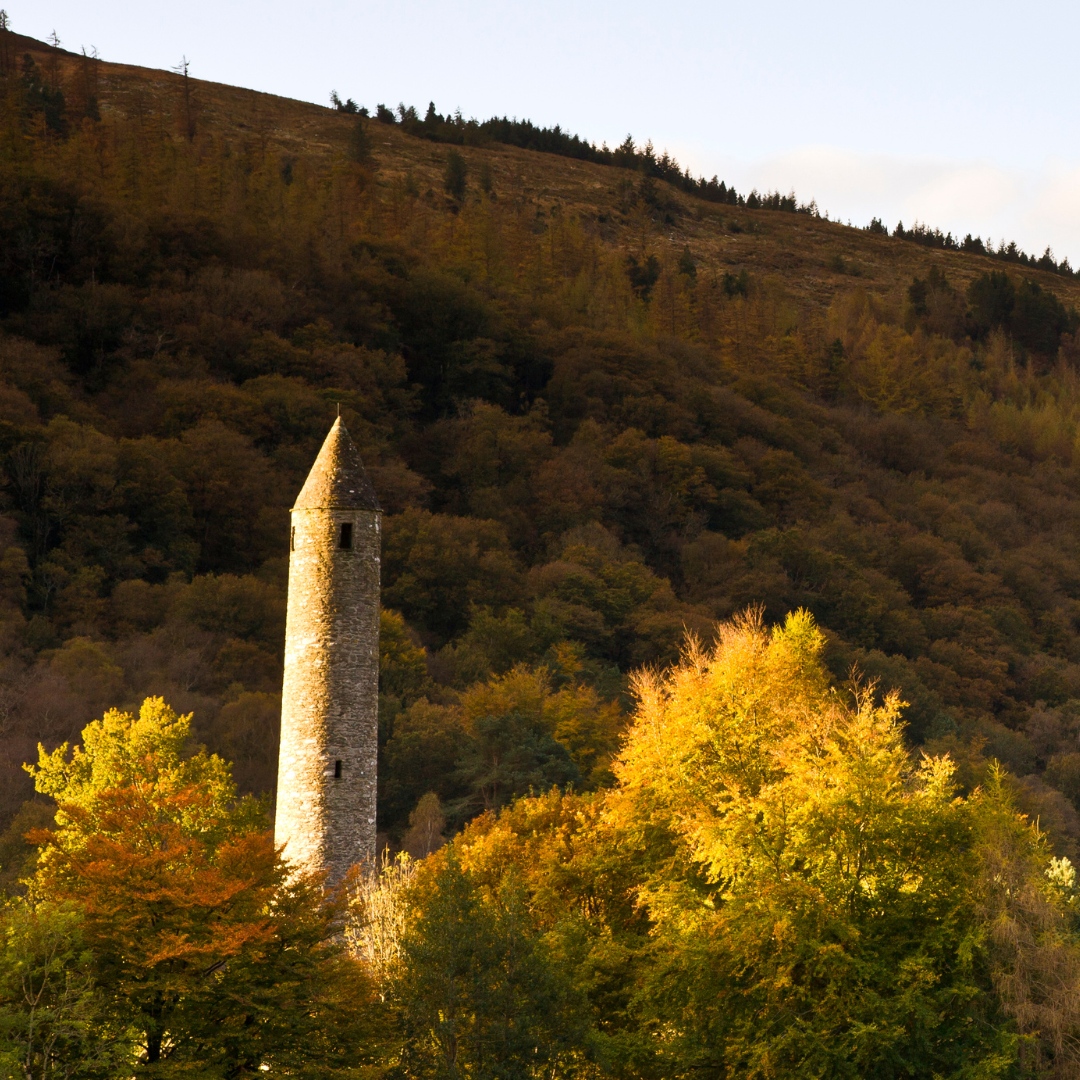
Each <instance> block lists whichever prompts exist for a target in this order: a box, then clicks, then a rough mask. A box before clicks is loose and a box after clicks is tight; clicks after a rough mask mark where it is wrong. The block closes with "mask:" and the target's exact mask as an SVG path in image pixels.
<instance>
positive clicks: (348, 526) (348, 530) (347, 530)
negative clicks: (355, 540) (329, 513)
mask: <svg viewBox="0 0 1080 1080" xmlns="http://www.w3.org/2000/svg"><path fill="white" fill-rule="evenodd" d="M337 546H338V547H339V548H341V550H342V551H351V550H352V522H351V521H343V522H342V523H341V532H340V533H339V535H338V543H337Z"/></svg>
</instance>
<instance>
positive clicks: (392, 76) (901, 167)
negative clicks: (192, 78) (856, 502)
mask: <svg viewBox="0 0 1080 1080" xmlns="http://www.w3.org/2000/svg"><path fill="white" fill-rule="evenodd" d="M4 4H6V5H7V8H8V12H9V14H10V16H11V19H12V24H13V29H15V30H18V31H19V32H21V33H28V34H32V35H34V36H36V37H45V36H46V35H47V34H48V33H49V32H50V31H52V30H53V29H54V28H55V30H56V32H57V33H58V34H59V36H60V38H61V42H62V44H63V45H64V46H65V47H66V48H70V49H74V50H78V49H79V48H80V47H81V46H84V45H85V46H86V47H87V48H88V49H89V48H90V47H91V46H96V47H97V49H98V50H99V52H100V53H101V55H102V57H103V58H104V59H106V60H119V61H126V62H128V63H136V64H144V65H147V66H150V67H171V66H173V65H175V64H176V63H177V62H178V61H179V60H180V57H181V55H184V54H186V55H187V57H188V59H189V60H190V61H191V65H192V66H191V70H192V74H193V75H196V76H198V77H200V78H206V79H214V80H217V81H220V82H227V83H233V84H237V85H240V86H249V87H254V88H256V89H259V90H268V91H272V92H274V93H279V94H284V95H287V96H289V97H297V98H303V99H306V100H310V101H317V102H320V103H323V102H326V101H327V98H328V95H329V93H330V90H331V89H334V88H336V89H337V90H338V91H339V93H341V95H342V96H343V97H344V96H351V97H354V98H355V99H356V100H358V101H360V102H361V103H363V104H365V105H368V106H369V107H372V106H374V105H375V104H376V102H379V101H382V102H386V103H387V104H391V105H396V104H397V103H398V102H399V101H405V102H406V103H407V104H415V105H417V106H418V107H419V108H423V107H424V106H426V104H427V102H428V101H429V100H431V99H434V101H435V103H436V105H437V106H438V107H439V109H440V111H452V110H454V109H457V108H460V109H461V111H462V112H463V113H464V114H465V115H466V116H476V117H478V118H486V117H487V116H489V115H491V114H493V113H499V114H502V113H506V114H509V115H516V116H521V117H529V118H530V119H532V120H534V121H536V122H537V123H541V124H554V123H560V124H562V125H563V126H564V128H567V129H569V130H571V131H573V132H577V133H579V134H581V135H583V136H585V137H587V138H590V139H593V140H595V141H597V142H600V141H603V140H607V141H608V142H609V143H615V142H619V141H621V140H622V138H623V137H624V136H625V135H626V133H627V132H628V131H629V132H632V133H633V134H634V136H635V138H637V139H638V140H639V141H644V140H645V139H646V138H651V139H652V140H653V142H654V143H655V144H656V145H657V147H658V149H663V148H667V149H669V150H671V151H672V153H674V154H675V156H676V157H677V158H678V159H679V160H680V161H681V162H683V163H684V164H689V165H690V166H691V167H692V168H693V169H694V170H695V171H696V172H704V173H706V174H707V175H710V176H711V175H712V174H713V173H719V175H720V177H721V178H722V179H726V180H727V181H728V182H733V183H734V184H735V185H736V186H737V187H738V188H739V189H740V190H744V189H747V188H749V187H750V186H751V185H756V186H758V187H769V188H771V187H779V188H781V189H783V190H785V191H786V190H788V189H789V188H792V187H793V188H794V189H795V191H796V193H797V194H798V195H799V197H800V198H801V199H804V200H805V199H809V198H811V197H814V198H816V199H817V200H818V203H819V205H821V207H822V208H823V209H828V210H829V211H830V214H831V215H832V216H833V217H841V218H842V219H844V220H847V219H848V218H850V219H851V220H852V221H853V222H854V223H855V224H865V223H866V221H868V220H869V218H870V217H871V216H872V215H874V214H877V215H879V216H881V217H883V218H884V219H885V220H886V222H887V223H888V224H889V226H890V227H892V226H893V225H894V224H895V223H896V220H897V219H898V218H901V217H902V218H903V219H904V221H905V223H906V224H911V223H912V222H913V221H914V220H915V219H916V218H919V219H922V220H925V221H926V222H927V223H929V224H931V225H935V226H938V227H940V228H942V229H951V230H953V231H954V232H958V233H960V234H963V233H964V232H967V231H971V232H975V233H981V234H982V235H983V237H984V238H985V237H987V236H988V235H989V236H992V237H993V238H995V239H998V238H1000V237H1002V236H1005V237H1006V238H1007V239H1015V240H1016V241H1017V242H1018V243H1020V244H1021V245H1022V246H1023V247H1025V248H1027V249H1029V250H1033V251H1036V253H1041V251H1042V249H1043V248H1044V247H1045V246H1046V245H1047V244H1049V245H1050V246H1051V247H1052V248H1053V249H1054V251H1055V252H1056V254H1057V255H1058V256H1059V257H1060V256H1061V255H1068V256H1069V257H1070V259H1071V261H1072V262H1073V264H1074V265H1077V264H1078V263H1080V139H1078V135H1080V109H1078V108H1077V95H1078V86H1077V83H1078V76H1077V63H1076V49H1077V42H1078V40H1080V36H1078V31H1080V5H1077V4H1076V3H1072V4H1067V3H1060V2H1039V0H1033V2H1029V3H1027V4H1020V3H1016V2H1015V0H1013V2H1012V3H1008V4H1006V3H1000V2H997V0H982V2H981V3H970V2H964V3H955V2H954V3H950V2H948V0H943V2H937V3H930V2H926V0H912V2H909V3H905V4H903V5H901V4H878V5H873V4H868V3H865V2H863V3H854V2H845V0H832V2H827V3H803V4H794V3H790V2H787V0H776V2H774V3H773V4H771V5H765V4H750V3H745V2H743V3H739V4H731V3H725V2H714V3H711V4H703V3H690V2H679V0H676V2H669V3H667V4H656V3H649V4H646V3H642V2H640V0H623V2H622V3H583V2H578V3H569V2H549V3H543V4H529V5H526V4H496V3H491V2H484V0H472V2H468V3H449V2H443V3H434V2H429V0H398V2H395V3H390V2H386V0H379V2H372V3H367V4H347V3H344V2H341V0H323V2H316V3H309V4H307V5H299V4H296V3H288V4H287V3H284V2H282V0H264V2H262V3H259V4H255V3H238V2H229V0H217V2H210V0H186V2H184V3H177V2H172V3H159V2H156V0H141V2H139V3H133V2H131V0H94V2H93V3H88V2H87V0H78V2H76V0H0V5H4Z"/></svg>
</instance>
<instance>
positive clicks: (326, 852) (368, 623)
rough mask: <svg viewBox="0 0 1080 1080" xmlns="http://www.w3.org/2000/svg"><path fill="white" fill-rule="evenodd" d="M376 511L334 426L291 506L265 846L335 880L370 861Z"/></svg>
mask: <svg viewBox="0 0 1080 1080" xmlns="http://www.w3.org/2000/svg"><path fill="white" fill-rule="evenodd" d="M380 531H381V510H380V508H379V503H378V500H377V498H376V496H375V491H374V489H373V488H372V486H371V484H370V482H369V480H368V478H367V474H366V473H365V472H364V466H363V464H362V463H361V461H360V455H359V453H358V452H357V450H356V447H355V446H354V445H353V441H352V439H351V438H349V433H348V432H347V431H346V430H345V426H344V424H342V422H341V418H340V417H338V419H337V420H336V421H335V423H334V426H333V427H332V428H331V429H330V433H329V434H328V435H327V437H326V441H325V442H324V443H323V446H322V449H321V450H320V451H319V456H318V457H317V458H316V460H315V464H314V465H313V466H312V469H311V473H310V474H309V476H308V478H307V482H306V483H305V484H304V487H303V489H302V490H301V492H300V495H299V496H298V498H297V500H296V505H295V506H294V507H293V509H292V527H291V530H290V542H289V548H290V551H289V600H288V611H287V615H286V624H285V670H284V679H283V684H282V693H281V750H280V754H279V758H278V788H277V811H276V816H275V821H274V839H275V842H276V843H277V844H279V845H284V849H285V857H286V858H287V859H289V860H290V861H291V862H292V863H294V864H296V865H298V866H300V867H303V868H305V869H310V870H315V871H323V872H325V873H326V874H327V878H328V881H329V882H330V883H334V882H337V881H339V880H341V878H342V877H343V876H344V875H345V873H346V872H347V871H348V869H349V868H350V867H351V866H353V865H355V864H357V863H368V864H372V865H373V864H374V859H375V790H376V789H375V781H376V775H375V772H376V759H377V753H378V706H379V586H380V574H379V560H380V546H381V542H380Z"/></svg>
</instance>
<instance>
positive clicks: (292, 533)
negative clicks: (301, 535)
mask: <svg viewBox="0 0 1080 1080" xmlns="http://www.w3.org/2000/svg"><path fill="white" fill-rule="evenodd" d="M289 550H290V551H295V550H296V526H295V525H294V526H293V527H292V528H291V529H290V530H289Z"/></svg>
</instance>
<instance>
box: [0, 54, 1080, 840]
mask: <svg viewBox="0 0 1080 1080" xmlns="http://www.w3.org/2000/svg"><path fill="white" fill-rule="evenodd" d="M3 64H4V71H5V79H4V88H5V93H4V98H3V107H4V118H3V126H2V130H3V147H2V178H0V201H2V203H3V214H2V216H0V222H2V224H0V229H2V230H3V231H4V243H3V245H2V248H0V250H2V252H3V265H2V266H0V309H2V315H3V326H4V336H3V338H2V339H0V367H2V372H3V379H4V384H3V385H4V390H3V396H2V402H0V406H2V411H3V415H2V418H0V419H2V431H0V440H2V443H3V447H2V449H3V454H4V462H5V475H6V486H5V491H4V500H5V505H4V517H3V518H2V519H0V526H2V530H3V553H2V554H0V576H2V586H3V597H4V604H5V609H4V623H3V649H4V655H5V659H4V665H5V682H4V685H5V687H6V690H5V702H4V708H5V715H6V718H7V719H6V724H5V728H4V732H5V735H4V737H5V739H6V740H7V744H6V745H7V747H8V752H7V753H5V759H6V760H8V761H11V762H17V761H19V760H22V759H24V758H26V757H28V756H29V755H30V754H31V753H32V748H33V745H34V743H35V742H36V741H37V740H39V739H43V740H44V741H45V742H46V743H49V744H52V743H55V742H57V741H60V740H61V739H63V738H68V737H70V736H72V735H73V734H74V733H75V732H76V731H77V730H78V729H79V727H80V726H81V725H82V724H83V723H85V722H86V721H88V720H89V719H91V718H92V717H93V716H95V715H99V714H100V713H101V711H102V710H103V709H104V708H105V707H106V706H108V705H111V704H118V703H120V704H123V703H127V704H129V705H132V704H134V703H137V702H138V701H139V700H141V698H142V697H144V696H146V695H147V694H150V693H162V694H165V695H166V696H167V697H168V698H169V699H170V701H171V702H172V703H173V704H174V705H176V706H177V707H178V708H182V709H191V710H193V711H194V713H195V724H196V730H197V732H198V735H199V737H200V738H202V739H203V740H205V741H206V742H207V743H208V745H209V746H210V747H211V748H213V749H217V750H221V751H222V752H224V753H226V754H227V756H229V757H230V758H232V759H235V760H236V762H237V776H238V779H239V782H240V784H241V786H242V787H243V788H244V789H246V790H252V791H256V792H258V791H270V790H271V789H272V785H273V776H274V761H275V756H274V755H275V748H274V746H273V731H274V727H275V717H276V708H277V701H276V694H277V691H278V678H279V664H280V659H279V652H280V641H281V634H282V624H283V608H284V599H283V597H284V574H285V568H286V562H285V550H286V547H285V542H284V541H285V526H286V520H287V515H286V513H285V511H286V510H287V507H288V505H289V503H290V500H291V498H292V495H293V494H294V493H295V491H296V490H298V489H299V486H300V484H301V482H302V479H303V476H304V473H305V471H306V469H307V467H308V465H309V463H310V461H311V460H312V458H313V456H314V453H315V451H316V449H317V447H318V444H319V442H320V440H321V438H322V436H323V434H324V432H325V429H326V426H327V424H328V422H329V419H330V418H331V417H332V416H333V412H334V408H335V405H336V404H337V403H340V404H341V407H342V412H343V415H344V417H345V419H346V422H347V424H348V425H349V427H350V430H351V431H352V433H353V435H354V437H356V439H357V441H358V442H359V444H360V446H361V448H362V452H363V453H364V455H365V460H366V461H367V462H368V464H369V467H370V470H371V473H372V477H373V480H374V482H375V484H376V487H377V489H378V491H379V495H380V498H381V499H382V500H383V503H384V505H385V507H386V509H387V511H388V516H387V520H386V541H385V552H384V582H385V590H384V604H385V607H386V608H387V613H386V615H385V616H384V642H385V648H384V653H385V655H384V672H383V680H384V698H383V709H382V717H383V720H382V723H383V751H384V761H383V763H382V770H381V775H382V777H383V784H384V793H383V794H384V798H383V800H382V805H383V809H384V814H385V818H384V821H383V828H384V829H385V830H386V832H387V834H388V835H389V836H390V837H391V838H392V839H394V840H395V841H397V842H400V840H401V838H402V836H403V835H404V833H405V831H406V829H407V828H408V819H409V815H410V813H412V812H413V811H414V810H415V808H416V806H417V804H418V803H419V801H420V799H421V797H422V796H424V795H425V794H426V793H428V792H434V793H435V794H436V795H438V797H439V799H440V801H441V804H442V808H443V810H442V812H444V813H446V814H447V815H448V816H449V818H450V821H451V824H461V823H462V822H464V821H465V820H467V819H468V818H469V817H470V816H472V815H473V814H475V813H476V812H477V811H478V810H480V809H482V808H485V807H488V808H490V807H496V806H498V805H501V804H503V803H504V802H505V801H506V800H507V799H509V798H510V797H512V796H513V795H514V794H520V793H522V792H524V791H527V790H528V789H529V788H530V787H535V786H540V787H542V786H544V785H545V784H548V783H552V782H558V783H573V784H575V785H576V786H577V787H578V788H589V787H591V786H594V785H602V784H604V783H605V782H606V780H605V777H607V775H608V773H607V762H608V761H609V759H610V756H611V754H612V753H613V751H614V749H615V747H616V745H617V743H618V737H619V732H620V730H621V727H622V725H623V723H624V721H623V719H622V717H623V715H624V713H625V709H626V705H627V699H626V697H625V688H626V681H625V680H626V676H627V674H628V673H629V672H630V671H632V670H633V669H635V668H636V667H638V666H640V665H642V664H652V663H658V662H668V661H671V660H673V659H674V658H675V657H676V656H677V655H678V651H679V649H680V647H681V641H682V637H683V633H684V629H687V628H688V629H691V630H693V631H695V632H697V633H699V634H702V635H704V636H705V637H706V638H707V637H708V636H709V635H710V634H711V627H712V625H713V624H714V622H715V620H716V619H718V618H725V617H727V616H729V615H730V614H732V613H733V612H736V611H739V610H742V609H743V608H745V607H746V606H747V605H748V604H761V605H763V609H764V612H765V616H766V618H767V619H770V620H772V619H777V618H780V617H781V616H782V615H783V614H784V613H785V612H786V611H789V610H793V609H794V608H796V607H799V606H803V607H806V608H807V609H808V610H810V611H812V612H813V613H814V615H815V617H816V618H817V619H818V620H819V622H820V624H821V625H822V627H823V628H824V629H825V631H826V633H827V637H828V649H827V662H828V663H829V665H830V668H831V670H832V671H833V673H834V675H836V676H837V677H839V678H846V677H847V675H848V674H849V672H850V670H851V668H852V665H858V667H859V668H860V670H861V671H862V672H864V673H865V675H867V676H868V677H871V678H876V679H880V680H881V682H882V685H883V686H885V687H893V686H895V687H897V688H898V689H899V690H900V692H901V694H902V696H903V697H904V699H905V700H906V701H908V702H909V703H910V707H909V708H908V710H907V713H906V717H907V722H908V737H909V739H910V740H911V742H912V743H913V744H915V745H929V746H932V747H936V748H944V747H948V748H950V749H951V750H952V752H953V753H954V755H955V756H956V757H957V759H958V760H959V761H960V762H961V763H962V777H963V779H964V782H965V783H968V784H971V783H974V782H975V780H976V778H977V777H978V776H979V775H981V774H980V769H981V767H982V766H981V764H980V763H981V762H982V761H983V760H984V759H988V758H990V757H996V758H998V759H1000V760H1002V761H1004V762H1005V763H1006V764H1007V765H1008V766H1009V768H1010V769H1011V770H1012V771H1013V772H1014V773H1015V775H1016V776H1018V777H1020V778H1022V781H1021V785H1020V793H1019V797H1020V798H1021V799H1022V800H1023V801H1024V805H1025V806H1028V807H1029V808H1030V809H1031V810H1032V812H1034V813H1038V814H1039V815H1040V818H1041V820H1042V821H1043V822H1044V824H1046V825H1047V826H1049V827H1050V828H1051V829H1052V832H1053V835H1054V837H1055V843H1057V844H1058V845H1059V847H1060V850H1061V851H1062V852H1071V851H1073V850H1074V848H1073V845H1074V844H1075V843H1076V839H1077V837H1078V836H1080V827H1078V825H1077V818H1076V811H1075V806H1074V803H1073V800H1074V799H1077V798H1080V744H1078V742H1077V737H1078V724H1080V720H1078V716H1077V714H1076V710H1075V707H1074V701H1075V700H1076V699H1078V698H1080V668H1078V667H1077V662H1078V660H1080V638H1078V635H1077V621H1076V615H1077V612H1076V603H1077V596H1078V585H1077V582H1078V569H1080V567H1078V563H1077V547H1076V540H1075V537H1076V535H1077V528H1076V518H1077V512H1078V509H1080V504H1078V502H1077V499H1076V495H1075V467H1076V464H1075V461H1074V454H1075V445H1076V433H1077V428H1076V421H1077V414H1076V407H1077V406H1076V359H1077V345H1076V342H1075V339H1074V334H1075V332H1076V325H1077V324H1076V316H1075V312H1074V310H1073V304H1074V302H1075V296H1076V293H1075V286H1073V285H1072V283H1071V280H1069V279H1067V278H1062V277H1060V276H1054V275H1045V274H1040V273H1038V272H1037V271H1032V272H1031V273H1030V274H1028V276H1017V275H1011V274H1010V272H1008V271H1004V270H1002V269H1000V263H994V262H991V261H988V260H984V259H982V258H980V257H978V256H975V255H971V254H965V253H954V252H950V251H946V250H941V251H932V250H927V249H925V248H922V247H920V246H918V245H915V244H910V243H906V242H905V241H904V240H902V239H896V238H893V237H888V236H884V235H882V234H880V233H878V232H871V231H861V230H853V229H849V228H844V227H842V226H839V225H836V224H831V223H829V222H825V221H822V220H820V219H817V218H814V217H813V216H812V215H804V214H783V213H770V212H767V211H764V210H756V211H755V210H751V209H749V208H748V207H746V206H728V205H726V204H725V205H724V206H714V205H712V204H709V203H703V202H700V201H696V200H695V199H694V198H692V197H690V196H688V195H687V194H686V193H685V192H682V191H679V190H676V189H673V188H671V187H670V186H668V185H666V184H665V183H663V182H662V181H657V180H656V179H655V178H653V177H651V176H649V175H648V173H647V171H646V172H642V171H640V170H639V171H635V170H632V169H620V168H617V167H615V166H604V165H598V164H592V163H589V162H570V161H567V160H565V159H563V158H560V157H557V156H554V155H536V154H530V153H529V152H527V151H523V150H518V149H513V148H509V147H506V146H500V145H497V144H489V145H488V146H486V147H474V146H469V145H463V146H462V147H461V148H460V149H456V148H449V149H447V148H445V147H440V146H437V145H434V144H432V143H431V142H430V141H426V140H422V139H419V138H413V137H410V136H409V135H408V134H407V133H406V132H405V131H403V130H402V128H403V126H404V125H402V124H394V125H391V124H379V123H378V122H377V121H374V120H366V119H365V118H363V117H360V116H357V115H351V114H348V113H345V114H342V113H335V112H331V111H328V110H321V109H318V108H316V107H314V106H302V105H299V104H297V103H288V102H280V101H277V100H276V99H269V98H266V97H265V96H260V95H253V94H245V93H244V92H242V91H235V90H229V89H228V88H222V87H215V86H210V85H207V84H199V83H195V82H194V81H193V80H189V79H187V78H185V77H182V76H168V75H162V74H160V73H149V72H140V71H138V70H136V69H125V68H120V67H114V66H111V65H105V64H101V63H99V62H97V61H94V60H91V59H88V58H83V57H72V56H70V55H68V54H63V53H60V52H59V51H58V50H49V49H48V48H46V47H42V46H39V45H37V44H35V43H31V42H28V41H27V39H17V38H15V37H14V35H11V34H10V33H8V34H7V35H6V37H5V43H4V50H3ZM451 155H454V156H456V161H457V164H455V157H452V156H451ZM448 189H450V190H448ZM451 191H452V193H451ZM503 746H512V747H514V748H515V752H514V754H512V755H510V756H509V758H508V757H507V755H506V754H504V753H502V751H501V750H500V747H503ZM450 748H452V749H450ZM496 762H498V765H496ZM8 777H9V782H8V783H7V784H6V785H5V791H6V792H8V793H9V794H7V795H6V798H8V800H9V802H8V804H7V813H8V814H9V816H10V815H11V814H13V813H14V812H15V811H16V810H17V809H18V805H19V803H20V801H21V800H22V799H23V798H25V797H26V796H27V794H28V789H26V788H22V789H20V787H19V782H18V780H17V775H16V774H15V773H14V772H11V773H9V774H8ZM24 813H29V811H25V812H24Z"/></svg>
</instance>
